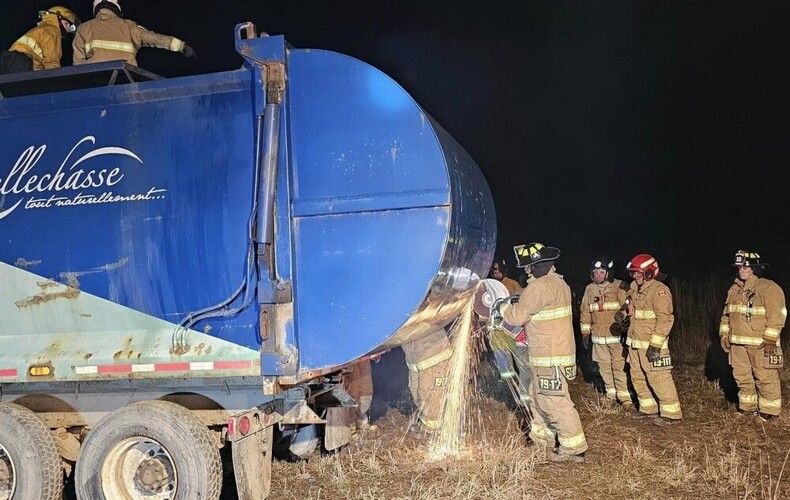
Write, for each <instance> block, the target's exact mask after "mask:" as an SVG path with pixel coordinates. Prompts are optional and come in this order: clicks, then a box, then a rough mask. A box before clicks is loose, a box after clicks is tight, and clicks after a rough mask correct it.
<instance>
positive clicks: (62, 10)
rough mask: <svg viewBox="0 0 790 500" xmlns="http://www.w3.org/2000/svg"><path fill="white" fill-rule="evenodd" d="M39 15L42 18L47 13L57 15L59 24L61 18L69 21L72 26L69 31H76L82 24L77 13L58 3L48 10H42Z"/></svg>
mask: <svg viewBox="0 0 790 500" xmlns="http://www.w3.org/2000/svg"><path fill="white" fill-rule="evenodd" d="M38 15H39V17H41V18H42V19H43V18H44V17H45V16H47V15H50V16H55V17H56V18H57V19H58V22H57V24H60V21H61V20H66V21H68V22H69V23H70V25H71V26H70V27H69V29H67V30H66V31H67V32H69V33H74V31H76V30H77V26H78V25H79V24H80V19H79V18H78V17H77V14H75V13H74V11H72V10H71V9H69V8H68V7H63V6H62V5H56V6H54V7H50V8H49V9H47V10H42V11H41V12H39V13H38Z"/></svg>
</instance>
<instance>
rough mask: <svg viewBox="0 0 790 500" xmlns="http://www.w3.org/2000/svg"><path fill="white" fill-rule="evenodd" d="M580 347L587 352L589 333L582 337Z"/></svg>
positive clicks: (588, 348)
mask: <svg viewBox="0 0 790 500" xmlns="http://www.w3.org/2000/svg"><path fill="white" fill-rule="evenodd" d="M582 347H584V349H585V350H587V351H589V350H590V334H589V333H588V334H587V335H582Z"/></svg>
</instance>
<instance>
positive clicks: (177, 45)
mask: <svg viewBox="0 0 790 500" xmlns="http://www.w3.org/2000/svg"><path fill="white" fill-rule="evenodd" d="M184 45H185V44H184V42H183V41H181V40H179V39H178V38H176V37H173V39H172V40H170V50H172V51H173V52H181V51H182V50H184Z"/></svg>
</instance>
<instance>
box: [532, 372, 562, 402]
mask: <svg viewBox="0 0 790 500" xmlns="http://www.w3.org/2000/svg"><path fill="white" fill-rule="evenodd" d="M535 375H536V376H537V383H538V392H539V393H540V394H545V395H547V396H561V395H563V394H564V392H563V389H564V388H563V385H562V384H563V382H562V378H563V374H562V373H560V368H559V367H557V366H546V367H540V368H536V369H535Z"/></svg>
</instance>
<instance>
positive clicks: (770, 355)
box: [719, 250, 787, 421]
mask: <svg viewBox="0 0 790 500" xmlns="http://www.w3.org/2000/svg"><path fill="white" fill-rule="evenodd" d="M733 266H735V267H737V268H738V276H737V277H736V278H735V283H734V284H733V285H732V286H731V287H730V289H729V291H728V292H727V301H726V303H725V305H724V313H723V314H722V317H721V324H720V326H719V335H720V337H721V346H722V348H723V349H724V351H725V352H727V353H729V361H730V365H731V366H732V374H733V377H735V381H736V382H737V383H738V411H739V412H740V413H742V414H746V413H750V414H754V415H755V417H756V418H757V419H758V420H760V421H767V420H770V419H772V418H773V417H776V416H778V415H779V413H780V412H781V409H782V386H781V384H780V382H779V371H780V369H781V368H782V366H783V362H784V360H783V356H782V348H781V346H780V336H779V334H780V333H781V331H782V328H784V325H785V321H786V319H787V308H786V306H785V295H784V292H783V291H782V289H781V288H780V287H779V285H777V284H776V283H775V282H773V281H771V280H769V279H765V278H763V277H762V273H763V269H764V268H765V266H766V265H765V264H764V263H761V261H760V256H759V255H758V254H756V253H754V252H746V251H743V250H738V252H737V253H736V254H735V262H734V263H733Z"/></svg>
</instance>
